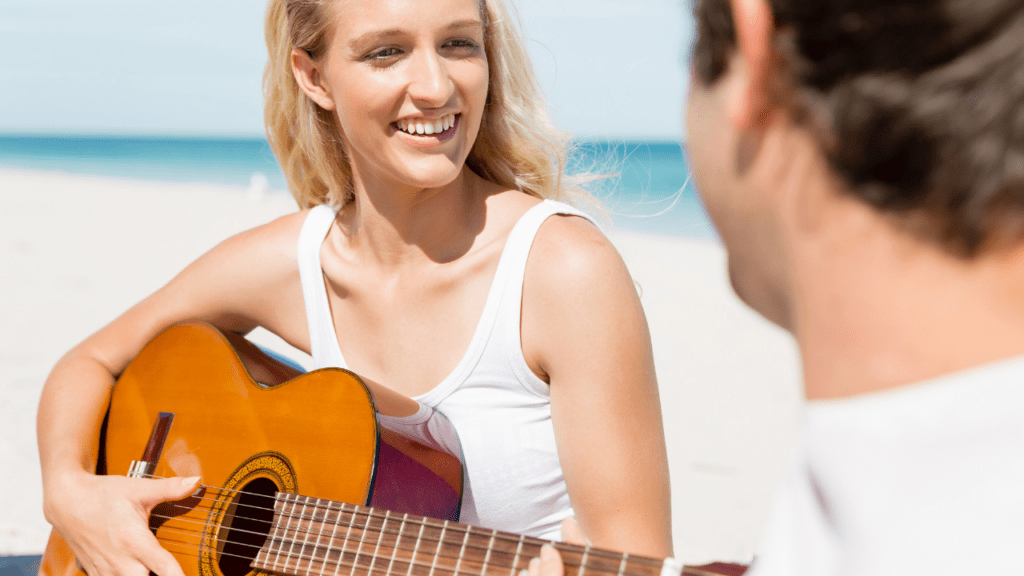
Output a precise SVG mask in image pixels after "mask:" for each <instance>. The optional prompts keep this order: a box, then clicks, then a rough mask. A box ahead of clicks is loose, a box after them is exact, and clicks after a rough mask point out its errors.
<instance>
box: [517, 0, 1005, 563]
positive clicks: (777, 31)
mask: <svg viewBox="0 0 1024 576" xmlns="http://www.w3.org/2000/svg"><path fill="white" fill-rule="evenodd" d="M696 16H697V22H698V40H697V44H696V48H695V54H694V67H693V88H692V91H691V95H690V99H689V105H688V111H687V125H686V130H687V135H688V138H687V148H688V150H689V154H690V158H691V160H692V165H693V171H694V175H695V176H696V181H697V187H698V190H699V192H700V194H701V197H702V199H703V200H704V203H705V206H706V208H707V211H708V214H709V215H710V216H711V219H712V220H713V221H714V223H715V226H716V227H717V229H718V231H719V233H720V235H721V237H722V240H723V241H724V243H725V246H726V248H727V250H728V253H729V273H730V277H731V280H732V284H733V287H734V289H735V291H736V293H737V294H738V295H739V296H740V298H742V299H743V300H744V301H745V302H746V303H747V304H749V305H750V306H751V307H753V308H754V309H756V310H757V311H759V312H760V313H761V314H763V315H764V316H765V317H767V318H768V319H770V320H771V321H773V322H775V323H777V324H779V325H780V326H782V327H784V328H786V329H788V330H789V331H791V332H792V333H793V335H794V337H795V338H796V340H797V342H798V344H799V346H800V351H801V358H802V363H803V372H804V382H805V392H806V397H807V400H808V402H807V405H806V409H805V423H804V436H803V440H802V442H801V445H800V447H799V450H798V453H797V458H796V460H795V463H794V466H793V469H792V473H791V475H790V477H789V478H788V479H787V480H786V481H785V482H784V484H783V487H782V490H781V492H780V494H779V496H778V498H777V500H776V504H775V509H774V512H773V514H772V517H771V519H770V521H769V524H768V527H767V532H766V534H765V539H764V541H763V544H762V547H761V549H760V551H759V553H758V554H757V557H756V559H755V561H754V564H753V567H752V570H751V571H750V574H754V575H756V576H762V575H769V574H770V575H775V574H779V575H782V574H786V575H803V574H850V575H854V574H856V575H873V576H875V575H884V574H900V575H909V574H928V575H935V574H1008V573H1020V572H1022V571H1024V565H1022V564H1024V561H1022V560H1020V559H1018V558H1017V556H1018V554H1016V553H1015V551H1017V550H1020V549H1022V548H1024V356H1022V354H1024V3H1022V2H1020V1H1019V0H985V1H981V2H977V1H976V2H969V1H966V0H842V1H841V0H699V2H698V4H697V7H696ZM542 556H543V558H544V560H543V561H542V562H539V563H534V565H533V566H532V567H531V571H532V572H533V573H534V574H537V573H540V572H542V573H544V574H558V573H561V565H560V563H559V562H558V558H557V554H554V553H553V551H551V550H546V551H545V552H544V554H543V555H542Z"/></svg>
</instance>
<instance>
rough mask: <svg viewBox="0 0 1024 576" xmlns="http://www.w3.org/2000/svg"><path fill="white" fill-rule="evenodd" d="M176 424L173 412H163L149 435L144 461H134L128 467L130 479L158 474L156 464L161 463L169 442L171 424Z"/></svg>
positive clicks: (143, 456) (143, 454) (143, 455)
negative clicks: (166, 444)
mask: <svg viewBox="0 0 1024 576" xmlns="http://www.w3.org/2000/svg"><path fill="white" fill-rule="evenodd" d="M173 422H174V413H173V412H161V413H160V414H158V415H157V417H156V422H155V423H154V424H153V431H152V432H150V433H149V442H146V450H145V451H144V452H143V453H142V460H132V463H131V466H129V467H128V474H127V475H128V477H129V478H152V477H153V473H154V472H156V463H157V462H159V461H160V455H161V454H163V452H164V443H165V442H167V435H168V434H170V432H171V424H172V423H173Z"/></svg>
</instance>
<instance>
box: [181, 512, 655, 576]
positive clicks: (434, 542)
mask: <svg viewBox="0 0 1024 576" xmlns="http://www.w3.org/2000/svg"><path fill="white" fill-rule="evenodd" d="M162 518H166V517H162ZM396 518H400V517H398V516H396ZM169 520H172V521H173V520H176V521H178V522H188V523H191V524H198V525H200V526H203V527H208V526H211V525H212V524H208V523H205V522H201V521H196V520H191V519H184V518H178V517H172V518H170V519H169ZM340 526H342V527H346V526H345V525H340ZM347 527H354V526H352V525H349V526H347ZM161 528H162V529H163V530H165V531H170V532H172V533H175V534H180V535H199V534H201V530H189V529H186V528H183V527H180V526H176V525H169V523H168V524H164V525H163V526H162V527H161ZM289 532H292V533H294V534H293V535H290V534H289ZM365 532H366V533H367V534H370V535H371V536H370V537H371V541H372V539H373V538H374V536H373V535H377V542H376V543H375V544H373V546H374V551H373V552H366V551H363V549H362V548H363V547H364V545H365V543H364V541H363V540H360V541H359V542H358V543H357V545H356V548H355V549H353V550H347V548H348V546H347V544H348V542H349V540H348V539H347V537H346V539H345V540H343V541H342V542H341V544H342V545H341V546H338V545H336V544H334V542H333V536H332V537H331V540H330V542H329V543H328V544H320V543H319V540H320V539H322V537H323V534H322V533H317V534H316V536H317V538H316V540H315V541H314V542H312V543H310V542H309V538H310V536H311V535H313V533H314V531H313V530H307V529H302V528H300V527H288V528H285V530H284V535H282V536H280V537H277V536H269V535H265V534H263V533H257V532H249V533H250V534H256V535H259V536H264V537H267V538H268V539H271V540H275V541H277V542H280V543H281V545H282V546H285V545H289V546H290V547H289V550H288V551H287V552H285V551H284V550H280V551H278V552H272V551H271V552H270V553H271V554H276V555H277V556H278V557H279V558H280V557H281V556H284V557H285V562H286V564H287V563H289V562H291V561H292V560H294V561H295V562H296V565H298V563H299V562H302V561H306V562H309V563H313V562H322V563H324V564H326V565H333V566H335V572H337V567H339V566H341V567H351V568H353V570H355V569H356V568H359V565H358V563H356V561H357V560H358V558H359V557H360V556H363V557H366V558H371V559H373V560H374V561H376V559H380V558H384V556H381V555H379V554H377V550H379V549H380V547H381V538H380V536H381V535H383V534H395V535H397V537H396V540H395V543H394V544H391V543H389V544H387V545H385V547H384V548H385V551H391V554H390V558H389V561H390V562H392V563H393V562H395V561H397V562H401V563H404V564H407V565H412V566H419V567H434V568H437V566H436V561H435V562H432V563H426V562H423V561H419V560H416V557H417V556H418V555H421V554H429V555H430V556H431V557H432V558H444V559H447V560H450V561H456V562H457V563H461V562H462V561H463V557H462V556H452V555H446V554H442V553H440V552H439V551H440V549H441V546H440V544H441V543H442V542H443V540H440V539H430V538H420V537H417V541H418V542H419V543H427V544H430V546H427V547H425V550H421V548H424V547H421V546H418V545H417V546H413V547H409V546H404V547H403V546H401V545H400V543H401V542H402V536H404V537H405V538H404V539H405V540H409V539H410V538H412V536H411V535H410V534H408V533H403V532H400V531H399V532H395V531H392V532H388V531H381V530H375V529H366V530H365ZM300 536H304V537H303V538H301V539H300ZM211 540H212V541H213V542H215V543H220V542H222V541H227V539H224V538H211ZM173 542H175V543H176V544H178V545H183V546H188V547H190V548H191V549H194V550H197V551H198V550H202V545H201V544H194V543H186V542H180V541H173ZM234 544H235V545H236V546H241V547H244V548H250V549H251V548H262V545H259V544H246V543H242V542H234ZM552 544H553V545H554V546H555V548H556V549H559V550H560V551H561V552H563V553H565V552H574V553H579V552H580V551H579V550H574V549H572V548H570V547H569V546H571V545H566V544H563V543H557V542H552ZM295 545H298V546H299V547H300V550H299V552H298V553H295V552H294V551H293V549H294V547H295ZM524 545H525V546H528V547H530V548H532V549H533V550H528V551H526V553H522V551H521V552H520V553H519V554H518V555H517V558H516V561H515V562H514V563H512V564H509V563H507V562H502V561H494V562H488V563H487V564H488V565H490V566H492V567H495V568H500V569H511V573H512V574H514V573H515V571H516V570H518V569H519V568H520V566H519V564H520V562H519V561H520V560H526V559H527V558H528V557H532V556H537V555H538V554H539V546H540V545H539V543H537V542H525V541H524ZM307 548H312V549H313V551H312V552H311V553H310V554H309V555H306V554H304V551H305V550H306V549H307ZM431 548H433V549H434V552H429V550H430V549H431ZM466 548H467V549H468V548H469V546H466ZM476 548H477V550H486V548H483V547H476ZM317 550H323V551H324V556H323V558H318V557H317V554H316V551H317ZM399 551H402V552H409V553H410V554H409V559H405V558H398V556H397V554H398V552H399ZM332 552H337V553H338V560H331V559H330V554H331V553H332ZM346 553H348V554H352V555H353V561H352V562H346V561H344V555H345V554H346ZM505 553H506V554H511V552H508V551H505ZM220 554H222V555H227V556H233V557H236V558H244V559H247V560H252V559H253V557H251V556H242V555H239V554H230V553H220ZM565 564H566V565H567V566H572V567H579V562H574V561H573V560H572V559H571V558H568V559H565ZM659 566H660V564H659ZM441 569H442V570H446V571H448V572H451V573H452V574H454V575H467V576H480V575H479V574H477V572H473V571H466V570H456V569H454V568H444V567H442V568H441ZM586 569H587V570H597V571H598V572H606V573H609V574H619V575H622V576H649V574H647V573H640V572H635V571H631V570H621V571H619V570H609V569H607V568H603V567H600V566H594V565H588V566H586Z"/></svg>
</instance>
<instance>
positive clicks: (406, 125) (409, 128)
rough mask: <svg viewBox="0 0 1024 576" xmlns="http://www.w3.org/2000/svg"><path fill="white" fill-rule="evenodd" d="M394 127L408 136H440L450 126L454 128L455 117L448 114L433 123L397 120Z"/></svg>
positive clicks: (428, 121)
mask: <svg viewBox="0 0 1024 576" xmlns="http://www.w3.org/2000/svg"><path fill="white" fill-rule="evenodd" d="M395 126H397V127H398V129H399V130H401V131H402V132H406V133H408V134H424V135H432V134H440V133H442V132H444V131H445V130H448V129H449V128H451V127H452V126H455V115H454V114H449V115H447V116H445V117H444V118H440V119H438V120H434V121H430V120H426V121H420V122H413V121H411V120H399V121H397V122H395Z"/></svg>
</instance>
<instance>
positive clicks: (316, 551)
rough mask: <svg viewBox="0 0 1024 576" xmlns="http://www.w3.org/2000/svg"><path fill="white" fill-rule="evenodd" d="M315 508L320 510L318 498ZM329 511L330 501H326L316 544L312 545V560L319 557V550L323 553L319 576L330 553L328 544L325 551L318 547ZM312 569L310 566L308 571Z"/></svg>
mask: <svg viewBox="0 0 1024 576" xmlns="http://www.w3.org/2000/svg"><path fill="white" fill-rule="evenodd" d="M316 507H317V509H320V499H319V498H317V499H316ZM330 511H331V503H330V501H328V502H327V509H326V510H325V511H324V517H323V520H321V521H320V530H319V531H318V532H317V533H316V543H315V544H313V559H314V560H316V559H317V557H318V555H319V553H320V551H321V550H323V553H324V556H323V559H322V560H320V574H321V576H323V573H324V566H327V555H328V554H329V553H330V543H328V547H327V548H326V549H325V548H324V547H322V546H320V539H321V538H323V535H324V526H325V525H326V524H327V515H328V513H330ZM314 515H315V514H314ZM312 568H313V566H312V565H310V569H312Z"/></svg>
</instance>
